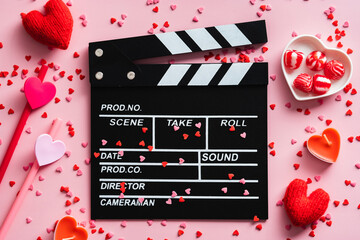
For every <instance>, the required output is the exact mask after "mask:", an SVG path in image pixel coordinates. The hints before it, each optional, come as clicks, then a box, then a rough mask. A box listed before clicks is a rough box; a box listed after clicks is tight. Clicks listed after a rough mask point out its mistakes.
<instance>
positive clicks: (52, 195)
mask: <svg viewBox="0 0 360 240" xmlns="http://www.w3.org/2000/svg"><path fill="white" fill-rule="evenodd" d="M45 2H46V1H42V0H38V1H35V2H33V1H31V0H18V1H11V0H7V1H6V0H1V1H0V8H1V15H0V29H1V33H0V41H1V42H2V43H3V45H4V47H3V48H2V49H0V70H3V71H4V70H5V71H9V72H11V71H12V66H13V64H17V65H19V66H20V70H21V69H23V68H27V69H29V74H28V76H31V75H33V74H34V73H33V69H34V68H35V67H36V66H38V64H37V62H38V61H39V60H40V59H41V58H45V59H46V60H47V61H48V62H54V63H56V64H58V65H60V66H61V70H64V71H66V76H68V75H70V74H72V75H74V80H73V81H68V80H67V79H66V77H65V78H62V79H60V80H58V81H56V82H54V84H55V85H56V87H57V94H56V96H57V97H58V98H60V99H61V102H60V103H58V104H55V103H54V102H51V103H50V104H48V105H47V106H45V107H43V108H41V109H38V110H36V111H34V112H33V113H32V114H31V116H30V118H29V120H28V123H27V125H26V127H25V129H26V128H28V127H30V128H31V129H32V133H31V134H27V133H24V134H23V136H22V137H21V139H20V141H19V145H18V148H17V150H16V151H15V154H14V156H13V159H12V162H11V163H10V166H9V169H8V171H7V174H6V176H5V178H4V180H3V183H2V184H1V185H0V206H1V210H0V223H1V222H2V220H3V219H4V217H5V214H6V213H7V209H8V208H9V207H10V206H11V203H12V201H13V199H14V198H15V195H16V193H17V191H18V190H19V188H20V186H21V184H22V182H23V181H24V179H25V176H26V174H27V172H25V171H24V170H23V166H26V165H28V164H29V163H30V162H32V161H33V160H34V151H33V148H34V141H35V139H36V137H37V136H38V135H40V134H41V133H44V132H47V131H48V129H49V127H50V123H51V121H52V120H53V119H54V118H55V117H60V118H62V119H64V120H65V121H68V120H71V121H72V123H73V126H74V128H75V132H76V134H75V136H74V137H70V136H69V135H68V133H67V129H66V128H65V126H64V128H63V130H61V131H60V134H59V137H58V138H59V139H61V140H63V141H64V142H65V144H66V145H67V147H68V150H69V151H71V156H70V157H63V158H62V159H61V160H60V161H58V162H57V163H55V164H53V165H51V166H47V167H44V168H42V169H41V170H40V172H39V173H38V175H39V176H40V175H41V176H43V177H44V178H45V180H44V181H39V180H38V178H37V179H36V180H35V182H34V190H33V191H29V192H28V196H27V198H26V200H25V202H24V203H23V207H22V208H21V209H20V212H19V214H18V216H17V218H16V220H15V222H14V224H13V227H12V228H11V229H10V231H9V233H8V238H7V239H9V240H15V239H36V238H37V237H38V236H41V238H42V239H44V240H45V239H53V233H52V232H51V233H47V230H46V229H47V228H52V227H53V225H54V222H55V221H56V220H57V219H60V218H61V217H63V216H65V215H66V213H65V211H66V210H68V209H71V210H72V213H71V215H72V216H74V217H76V219H77V220H78V221H79V222H82V221H86V222H87V226H86V229H88V230H89V223H88V221H89V220H90V166H89V165H86V164H85V161H84V160H85V159H86V158H88V157H89V156H90V146H87V147H86V148H83V147H82V146H81V143H82V142H90V84H89V81H88V74H87V73H88V53H87V47H88V42H90V41H100V40H105V39H113V38H123V37H130V36H137V35H145V34H147V30H148V29H149V28H150V27H151V24H152V23H153V22H156V23H158V24H159V25H160V26H162V24H163V23H164V22H165V21H169V24H170V27H169V28H168V29H167V30H168V31H175V30H183V29H191V28H198V27H206V26H214V25H221V24H229V23H237V22H244V21H251V20H258V19H266V21H267V30H268V38H269V42H268V43H267V44H265V46H267V47H268V48H269V51H268V52H266V53H265V54H262V53H261V51H260V48H259V49H257V51H256V52H255V53H252V54H251V55H250V57H251V59H253V58H254V57H258V56H260V55H263V56H264V58H265V61H267V62H269V73H270V74H276V76H277V78H276V80H275V81H272V80H269V87H268V93H269V94H268V102H269V104H276V108H275V110H270V108H269V113H268V128H269V130H268V134H269V137H268V141H269V142H275V150H276V156H275V157H273V156H271V155H269V158H268V162H269V171H268V172H269V219H268V220H267V221H265V222H262V225H263V229H262V230H261V231H258V230H256V229H255V225H256V224H255V223H253V222H251V221H240V220H239V221H226V220H210V221H209V220H206V221H201V220H199V221H187V220H169V221H167V226H162V225H161V224H160V223H161V221H160V220H157V221H154V223H153V225H152V226H148V224H147V222H146V220H138V221H130V220H129V221H128V222H127V226H126V227H121V226H120V223H121V222H122V221H120V220H119V221H96V226H97V229H98V228H99V227H102V228H103V229H104V230H105V233H104V234H99V233H95V234H91V233H90V234H89V235H90V236H89V239H105V234H106V233H108V232H112V233H114V237H113V238H112V239H119V238H120V237H122V238H124V239H127V240H128V239H147V238H148V237H150V238H152V239H165V238H167V239H178V238H179V239H196V236H195V233H196V231H201V232H202V233H203V236H202V237H201V238H200V239H286V238H291V239H307V238H311V237H309V236H308V234H309V232H310V231H311V229H310V228H309V227H307V228H306V229H302V228H297V227H292V229H291V230H290V231H288V230H286V229H285V225H287V224H289V223H290V221H289V219H288V217H287V216H286V213H285V210H284V208H283V207H278V206H276V202H277V201H278V200H280V199H282V197H283V195H284V192H285V188H286V186H287V185H288V183H289V182H290V181H291V180H292V179H294V178H302V179H307V178H311V179H312V180H313V183H311V184H309V191H313V190H315V189H316V188H323V189H325V190H326V191H327V192H328V193H329V195H330V197H331V203H330V204H329V207H328V210H327V211H326V212H327V213H330V214H331V216H332V219H331V220H332V222H333V224H332V226H331V227H328V226H327V225H325V224H324V223H322V222H320V223H319V224H318V227H317V228H316V229H315V234H316V237H315V238H316V239H340V238H341V239H355V238H356V237H359V236H360V228H359V227H358V225H359V222H360V210H358V209H357V206H358V205H359V204H360V186H359V185H357V186H355V187H351V186H345V184H344V180H345V179H349V180H351V181H353V182H358V183H359V184H360V170H358V169H356V168H355V164H356V163H357V162H360V160H359V153H360V148H359V144H360V143H359V141H357V140H354V142H353V143H350V142H348V140H347V138H348V137H350V136H357V135H360V127H359V124H358V123H359V114H360V112H359V100H360V99H359V94H357V95H354V96H352V95H350V93H348V94H345V93H344V92H343V91H341V92H339V94H340V95H341V96H342V101H340V102H338V101H335V96H336V95H333V96H330V97H328V98H325V99H323V104H322V105H321V104H320V103H319V102H318V101H317V100H314V101H307V102H297V101H296V100H295V99H294V98H293V96H292V95H291V93H290V91H289V89H288V86H287V84H286V82H285V79H284V77H283V75H282V72H281V67H280V56H281V53H282V51H283V48H284V47H285V45H286V44H287V42H288V41H290V40H291V39H292V36H291V34H292V32H293V31H296V32H297V33H298V34H313V35H315V34H318V33H320V34H321V35H322V39H323V40H324V41H325V44H326V45H327V46H329V47H335V46H336V42H335V41H334V42H331V43H330V42H327V41H326V38H327V37H328V36H329V35H333V36H334V31H335V27H334V26H332V24H331V21H330V20H327V19H326V16H325V14H324V13H323V12H324V10H326V9H328V7H330V6H335V7H336V11H335V12H334V15H335V19H337V20H339V28H340V29H342V27H341V26H342V24H343V22H344V21H349V23H350V27H349V28H348V29H346V37H344V38H343V39H341V42H342V43H343V44H344V47H343V50H345V51H346V49H347V48H348V47H350V48H352V49H353V50H354V53H353V54H352V55H351V59H352V60H353V64H354V66H355V67H354V73H353V77H352V81H351V82H352V84H353V86H354V87H355V88H359V90H360V84H359V82H358V78H359V77H360V76H359V71H358V67H357V66H359V64H360V58H359V53H358V52H359V51H360V48H359V47H358V44H359V42H360V31H358V30H357V29H360V18H359V17H358V9H359V6H360V3H359V2H358V1H357V0H343V1H341V3H340V1H325V0H322V1H320V0H318V1H315V0H310V1H302V0H297V1H295V0H277V1H275V0H273V1H270V0H265V1H259V0H258V1H257V2H256V3H255V5H254V6H253V5H251V4H250V3H249V1H247V0H241V1H240V0H226V1H214V0H208V1H201V0H192V1H189V0H181V1H180V0H172V1H167V0H161V1H160V3H158V4H157V6H158V7H159V12H158V13H154V12H152V8H153V7H154V6H153V5H150V6H146V1H145V0H136V1H130V0H128V1H126V0H107V1H95V0H91V1H89V0H74V1H73V6H71V7H70V10H71V13H72V14H73V18H74V30H73V36H72V39H71V43H70V46H69V49H68V50H66V51H62V50H52V51H50V50H48V48H47V47H45V46H43V45H41V44H39V43H37V42H35V41H34V40H33V39H32V38H31V37H30V36H29V35H28V34H27V33H26V32H25V30H24V29H23V27H22V25H21V19H20V13H21V12H28V11H30V10H33V9H41V8H42V6H43V5H44V4H45ZM170 4H176V5H177V9H176V10H175V11H171V9H170ZM262 4H271V6H272V10H271V11H266V12H264V15H263V16H262V17H261V18H259V17H258V16H257V15H256V12H258V11H260V10H259V6H260V5H262ZM199 7H203V8H204V11H203V13H202V14H199V13H198V12H197V9H198V8H199ZM122 13H126V14H127V15H128V18H127V19H126V20H125V21H124V22H125V23H124V25H123V26H122V27H118V26H117V25H116V24H114V25H111V24H110V18H111V17H115V18H117V19H118V20H120V16H121V14H122ZM81 14H85V15H86V18H87V20H88V26H87V27H83V26H82V25H81V20H80V19H79V16H80V15H81ZM194 16H198V18H199V22H197V23H195V22H193V21H192V19H193V17H194ZM158 31H159V28H157V29H156V30H155V32H156V33H157V32H158ZM149 47H151V46H149ZM75 51H77V52H78V53H79V54H80V57H79V58H77V59H75V58H73V53H74V52H75ZM216 53H220V54H222V55H223V53H221V51H217V52H216ZM234 54H235V53H234V51H233V50H232V51H229V53H228V54H227V56H228V57H230V56H234ZM25 55H31V56H32V58H31V60H30V61H29V62H27V61H26V60H25V58H24V56H25ZM203 55H204V54H195V57H194V58H193V57H180V58H177V59H178V60H177V61H176V62H181V61H183V62H186V61H192V62H202V61H203V57H202V56H203ZM212 61H215V60H214V59H213V60H212ZM76 68H81V69H82V72H83V73H85V75H86V78H85V79H84V80H82V81H81V80H79V77H78V76H77V75H76V73H75V69H76ZM19 72H20V71H19ZM57 74H58V72H54V70H52V69H50V70H49V72H48V75H47V78H46V80H47V81H53V80H52V76H53V75H57ZM8 79H11V80H12V81H13V84H12V85H11V86H7V80H8ZM0 83H1V86H0V104H3V105H4V106H5V109H4V110H0V122H1V126H0V139H1V140H2V144H1V145H0V158H1V159H2V157H3V155H4V154H5V150H6V147H7V146H8V144H9V141H10V139H11V136H12V133H13V131H14V128H15V126H16V124H17V121H18V119H19V118H20V115H21V111H22V109H23V107H24V105H25V101H26V100H25V98H24V96H23V94H22V93H21V92H20V89H21V87H22V86H23V83H24V80H22V79H21V77H20V75H19V76H17V77H12V78H9V77H8V78H5V79H3V78H2V79H0ZM70 87H71V88H73V89H74V90H75V92H74V93H73V94H72V95H71V97H72V100H71V102H67V101H66V100H65V97H67V96H69V94H68V88H70ZM348 99H350V100H351V101H352V102H353V105H352V106H351V107H350V109H351V110H352V111H353V115H352V116H351V117H349V116H345V112H346V111H347V109H348V108H347V107H346V106H345V102H346V100H348ZM287 102H290V103H291V104H292V107H291V108H290V109H288V108H287V107H285V104H286V103H287ZM9 108H12V109H13V110H14V111H15V113H14V114H13V115H8V113H7V112H8V110H9ZM297 108H302V109H306V108H309V109H310V111H311V114H310V115H304V113H303V112H302V113H299V112H297V111H296V109H297ZM43 112H47V114H48V117H47V118H42V117H41V115H42V114H43ZM319 115H324V116H325V119H331V120H332V121H333V122H332V124H331V127H334V128H337V129H338V130H339V132H340V134H341V141H342V146H341V151H340V155H339V158H338V162H337V163H335V164H333V165H329V164H327V163H324V162H321V161H319V160H317V159H315V158H314V157H312V156H311V155H310V154H309V152H308V151H307V150H306V149H304V148H303V146H302V143H303V142H304V141H305V140H307V139H308V138H309V137H310V134H309V133H306V132H305V131H304V129H305V128H306V127H307V126H313V127H315V128H316V129H317V133H318V134H320V133H321V131H322V130H323V129H325V128H326V124H325V122H324V121H320V120H319V119H318V116H319ZM292 138H294V139H296V140H297V141H298V143H296V144H294V145H292V144H291V143H290V141H291V139H292ZM300 150H302V151H303V154H304V156H303V157H302V158H300V157H298V156H296V153H297V152H298V151H300ZM269 151H270V150H269ZM294 163H299V164H300V168H299V170H297V171H295V170H294V167H293V164H294ZM74 164H77V165H78V166H79V167H80V169H81V170H82V172H83V175H82V176H76V171H73V169H72V168H73V165H74ZM59 166H61V167H62V168H63V172H62V173H57V172H55V169H56V168H57V167H59ZM316 175H320V176H321V180H320V181H319V182H316V181H315V180H314V176H316ZM9 181H15V182H16V184H15V185H14V186H13V187H10V186H9ZM62 185H63V186H69V187H70V190H71V192H72V193H73V195H74V196H78V197H79V198H80V202H78V203H76V204H73V205H71V206H70V207H65V201H66V200H67V199H69V198H68V197H66V196H65V195H64V194H63V193H61V192H60V191H59V189H60V186H62ZM37 190H39V191H41V192H42V195H41V196H38V197H37V196H35V192H36V191H37ZM345 198H346V199H348V200H349V202H350V204H349V205H348V206H343V205H342V204H340V205H339V207H337V208H335V207H334V205H333V203H332V202H333V201H334V200H339V201H340V202H342V201H343V200H344V199H345ZM221 207H222V206H219V208H221ZM80 208H85V209H86V212H85V213H81V212H80V211H79V210H80ZM209 211H211V210H210V209H209ZM119 214H120V215H121V212H119ZM229 214H231V213H229ZM27 217H30V218H32V222H31V223H29V224H27V223H26V221H25V219H26V218H27ZM184 221H185V222H186V223H187V227H186V229H185V230H184V231H185V234H184V235H182V236H181V237H178V236H177V231H178V229H179V225H180V223H182V222H184ZM236 229H237V230H238V231H239V233H240V236H238V237H235V236H232V233H233V231H234V230H236Z"/></svg>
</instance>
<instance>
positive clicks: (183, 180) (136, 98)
mask: <svg viewBox="0 0 360 240" xmlns="http://www.w3.org/2000/svg"><path fill="white" fill-rule="evenodd" d="M265 42H267V35H266V26H265V21H256V22H247V23H239V24H230V25H223V26H215V27H208V28H199V29H193V30H185V31H179V32H169V33H161V34H155V35H148V36H141V37H132V38H125V39H117V40H110V41H103V42H93V43H90V44H89V61H90V82H91V151H92V160H91V217H92V219H124V218H125V219H132V218H133V219H149V218H151V219H253V217H254V216H255V215H256V216H258V217H259V218H260V219H267V217H268V206H267V200H268V199H267V147H266V146H267V82H268V65H267V63H212V64H207V63H205V64H135V63H134V61H135V60H138V59H145V58H152V57H159V56H171V55H176V54H184V53H192V52H198V51H207V50H215V49H221V48H228V47H238V46H245V45H250V44H257V43H265ZM204 54H205V53H204Z"/></svg>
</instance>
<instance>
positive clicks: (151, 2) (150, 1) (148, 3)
mask: <svg viewBox="0 0 360 240" xmlns="http://www.w3.org/2000/svg"><path fill="white" fill-rule="evenodd" d="M153 3H154V1H153V0H147V1H146V5H151V4H153Z"/></svg>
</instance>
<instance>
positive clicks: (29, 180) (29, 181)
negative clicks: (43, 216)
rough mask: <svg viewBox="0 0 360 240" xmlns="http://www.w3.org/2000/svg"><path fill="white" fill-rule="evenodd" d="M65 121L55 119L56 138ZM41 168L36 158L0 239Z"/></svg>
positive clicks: (1, 238)
mask: <svg viewBox="0 0 360 240" xmlns="http://www.w3.org/2000/svg"><path fill="white" fill-rule="evenodd" d="M62 123H63V120H61V119H59V118H56V119H55V120H54V121H53V124H52V127H51V129H50V132H49V135H50V136H51V137H52V138H53V139H54V138H55V136H56V134H57V132H58V131H59V129H60V127H61V124H62ZM38 170H39V164H38V162H37V160H36V159H35V161H34V164H33V166H32V167H31V169H30V171H29V173H28V175H27V177H26V179H25V182H24V183H23V185H22V187H21V189H20V191H19V193H18V195H17V196H16V199H15V201H14V203H13V205H12V206H11V208H10V210H9V212H8V215H7V216H6V218H5V220H4V222H3V224H2V226H1V228H0V240H5V236H6V233H7V232H8V230H9V229H10V227H11V225H12V223H13V221H14V219H15V216H16V214H17V213H18V211H19V209H20V207H21V204H22V203H23V201H24V199H25V196H26V193H27V191H28V189H29V187H30V185H31V184H32V183H33V181H34V178H35V176H36V174H37V172H38Z"/></svg>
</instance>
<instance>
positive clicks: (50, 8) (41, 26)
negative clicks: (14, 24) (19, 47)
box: [21, 0, 73, 49]
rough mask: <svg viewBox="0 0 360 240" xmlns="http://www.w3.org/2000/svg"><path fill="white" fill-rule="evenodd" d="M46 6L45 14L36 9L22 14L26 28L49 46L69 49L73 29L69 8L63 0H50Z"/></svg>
mask: <svg viewBox="0 0 360 240" xmlns="http://www.w3.org/2000/svg"><path fill="white" fill-rule="evenodd" d="M44 8H45V15H43V14H41V13H40V12H39V11H35V10H34V11H31V12H29V13H28V14H24V13H22V14H21V16H22V20H23V25H24V28H25V30H26V31H27V32H28V33H29V34H30V36H32V37H33V38H34V39H35V40H37V41H39V42H41V43H43V44H45V45H47V46H49V47H55V48H60V49H67V48H68V46H69V42H70V38H71V33H72V29H73V18H72V16H71V13H70V11H69V8H68V7H67V6H66V5H65V3H64V2H63V1H62V0H49V1H48V2H47V3H46V4H45V6H44Z"/></svg>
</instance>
